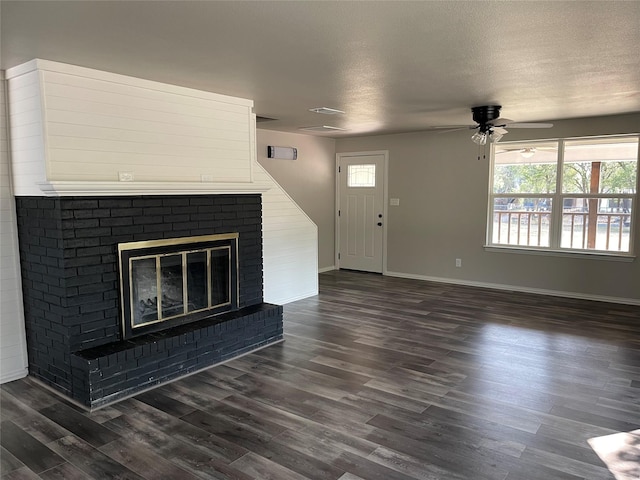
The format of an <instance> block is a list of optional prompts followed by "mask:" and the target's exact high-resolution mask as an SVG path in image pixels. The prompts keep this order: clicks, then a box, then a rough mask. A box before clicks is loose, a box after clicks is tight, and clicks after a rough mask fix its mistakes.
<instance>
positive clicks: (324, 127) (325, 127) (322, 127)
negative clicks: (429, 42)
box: [300, 125, 346, 132]
mask: <svg viewBox="0 0 640 480" xmlns="http://www.w3.org/2000/svg"><path fill="white" fill-rule="evenodd" d="M300 130H304V131H305V132H340V131H344V130H346V128H340V127H332V126H331V125H316V126H314V127H303V128H301V129H300Z"/></svg>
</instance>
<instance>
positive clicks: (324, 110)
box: [309, 107, 344, 115]
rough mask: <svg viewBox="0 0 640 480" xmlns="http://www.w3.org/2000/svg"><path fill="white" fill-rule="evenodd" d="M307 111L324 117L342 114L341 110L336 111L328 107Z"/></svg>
mask: <svg viewBox="0 0 640 480" xmlns="http://www.w3.org/2000/svg"><path fill="white" fill-rule="evenodd" d="M309 111H310V112H314V113H322V114H324V115H341V114H343V113H344V112H343V111H342V110H338V109H337V108H329V107H315V108H310V109H309Z"/></svg>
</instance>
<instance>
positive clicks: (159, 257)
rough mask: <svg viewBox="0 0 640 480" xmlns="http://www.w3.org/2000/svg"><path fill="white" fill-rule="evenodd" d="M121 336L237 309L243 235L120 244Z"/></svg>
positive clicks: (207, 236) (150, 330)
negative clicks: (239, 243) (239, 247)
mask: <svg viewBox="0 0 640 480" xmlns="http://www.w3.org/2000/svg"><path fill="white" fill-rule="evenodd" d="M118 258H119V270H120V303H121V305H122V315H121V318H122V335H123V338H131V337H134V336H136V335H141V334H144V333H148V332H154V331H158V330H162V329H164V328H169V327H172V326H175V325H181V324H183V323H189V322H193V321H196V320H200V319H202V318H205V317H207V316H211V315H214V314H219V313H223V312H228V311H233V310H236V309H237V308H238V273H237V272H238V234H237V233H229V234H221V235H202V236H197V237H187V238H171V239H166V240H151V241H143V242H127V243H120V244H119V245H118Z"/></svg>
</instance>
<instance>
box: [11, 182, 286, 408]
mask: <svg viewBox="0 0 640 480" xmlns="http://www.w3.org/2000/svg"><path fill="white" fill-rule="evenodd" d="M16 210H17V217H18V235H19V244H20V257H21V269H22V278H23V296H24V305H25V323H26V331H27V350H28V355H29V373H30V375H32V376H33V377H35V378H37V379H39V380H40V381H42V382H44V383H46V384H48V385H49V386H51V387H52V388H54V389H56V390H58V391H60V392H61V393H63V394H65V395H67V396H68V397H70V398H72V399H74V400H75V401H77V402H79V403H80V404H82V405H85V406H86V407H88V408H90V409H94V408H98V407H100V406H103V405H106V404H109V403H112V402H114V401H116V400H118V399H121V398H124V397H126V396H129V395H132V394H135V393H137V392H140V391H143V390H145V389H148V388H151V387H153V386H155V385H158V384H161V383H165V382H167V381H170V380H172V379H174V378H178V377H180V376H184V375H187V374H190V373H193V372H196V371H199V370H202V369H204V368H207V367H209V366H211V365H215V364H217V363H220V362H223V361H225V360H227V359H230V358H233V357H235V356H238V355H241V354H244V353H246V352H249V351H252V350H255V349H257V348H261V347H263V346H266V345H269V344H272V343H275V342H279V341H281V340H282V334H283V332H282V307H281V306H278V305H272V304H268V303H264V302H263V298H262V215H261V196H260V195H259V194H240V195H227V194H224V195H196V196H183V195H167V196H159V195H158V196H155V195H154V196H142V195H141V196H119V197H112V198H106V197H85V196H83V197H74V196H69V197H54V198H51V197H16ZM153 242H155V243H153ZM175 243H182V245H181V246H177V245H174V244H175ZM143 245H147V247H148V248H147V247H145V248H147V249H146V250H144V249H142V250H140V249H138V248H136V247H142V246H143ZM119 246H120V247H121V248H120V250H119V249H118V247H119ZM169 247H170V248H171V249H173V252H171V251H169V250H167V248H169ZM121 255H122V257H121ZM125 257H126V258H127V260H126V262H125V263H126V265H127V266H128V268H129V271H132V272H133V275H132V279H133V281H130V282H129V285H126V286H125V285H124V283H121V281H120V274H121V273H122V272H123V271H124V269H122V270H121V268H120V265H121V263H120V261H121V258H125ZM234 270H235V271H234ZM218 273H220V274H221V276H220V277H219V278H220V279H222V280H215V279H214V274H218ZM127 277H128V275H127ZM205 278H206V280H205ZM225 279H226V280H225ZM189 280H191V281H192V282H190V281H189ZM190 283H193V285H191V286H190ZM205 286H206V288H205ZM125 290H126V291H127V292H128V293H127V295H124V291H125ZM158 299H160V300H158ZM123 312H129V313H130V317H129V319H128V320H126V325H128V327H123V325H125V321H124V320H123V319H125V318H126V316H125V315H124V313H123Z"/></svg>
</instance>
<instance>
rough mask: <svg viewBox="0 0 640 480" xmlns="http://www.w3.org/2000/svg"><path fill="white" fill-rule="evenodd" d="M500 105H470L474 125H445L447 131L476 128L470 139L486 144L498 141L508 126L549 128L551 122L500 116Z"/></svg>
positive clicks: (476, 142)
mask: <svg viewBox="0 0 640 480" xmlns="http://www.w3.org/2000/svg"><path fill="white" fill-rule="evenodd" d="M501 108H502V106H501V105H483V106H480V107H472V108H471V113H472V117H473V121H474V122H476V124H475V125H456V126H447V127H436V128H448V129H449V130H448V131H455V130H464V129H470V130H476V132H475V133H474V134H473V135H471V140H472V141H473V142H474V143H475V144H477V145H486V144H487V140H488V141H490V142H492V143H495V142H498V141H499V140H500V139H501V138H502V137H503V136H504V135H505V134H507V133H509V132H508V130H507V129H506V127H509V128H551V127H553V123H521V122H514V121H513V120H509V119H508V118H500V109H501Z"/></svg>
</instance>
